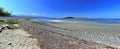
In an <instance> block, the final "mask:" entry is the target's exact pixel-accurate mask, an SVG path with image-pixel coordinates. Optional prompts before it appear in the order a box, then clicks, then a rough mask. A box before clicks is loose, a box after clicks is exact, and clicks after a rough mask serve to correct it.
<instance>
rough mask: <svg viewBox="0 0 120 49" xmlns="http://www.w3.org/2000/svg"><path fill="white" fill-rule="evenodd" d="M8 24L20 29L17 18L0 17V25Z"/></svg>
mask: <svg viewBox="0 0 120 49" xmlns="http://www.w3.org/2000/svg"><path fill="white" fill-rule="evenodd" d="M4 25H8V26H10V27H11V28H13V29H20V27H19V26H18V19H7V18H6V19H0V27H2V26H4Z"/></svg>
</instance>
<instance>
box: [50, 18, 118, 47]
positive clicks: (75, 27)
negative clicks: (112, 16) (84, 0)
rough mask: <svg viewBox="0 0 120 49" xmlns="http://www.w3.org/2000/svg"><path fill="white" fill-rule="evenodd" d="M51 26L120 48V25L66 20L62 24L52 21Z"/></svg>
mask: <svg viewBox="0 0 120 49" xmlns="http://www.w3.org/2000/svg"><path fill="white" fill-rule="evenodd" d="M51 25H54V26H57V27H60V28H63V29H65V30H69V31H72V32H74V33H76V34H79V35H78V36H80V35H81V36H84V37H86V38H87V39H91V40H94V41H96V42H98V43H103V44H106V45H111V46H114V47H120V45H119V44H120V38H119V37H120V24H102V23H94V22H85V21H70V20H69V21H68V20H66V21H61V22H54V21H52V22H51ZM74 33H73V34H74ZM82 34H83V35H82ZM73 36H77V35H73Z"/></svg>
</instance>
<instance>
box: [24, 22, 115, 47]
mask: <svg viewBox="0 0 120 49" xmlns="http://www.w3.org/2000/svg"><path fill="white" fill-rule="evenodd" d="M24 22H25V21H24ZM26 23H27V22H26ZM28 24H31V25H27V24H24V25H25V26H28V28H29V27H31V28H34V27H35V26H39V25H40V24H39V25H38V24H36V23H33V22H30V23H28ZM36 28H39V29H43V30H44V29H45V30H46V29H47V28H48V30H49V28H51V27H48V26H43V25H42V26H41V27H36ZM36 28H34V30H37V29H36ZM50 30H51V29H50ZM55 30H56V28H54V29H53V31H55ZM51 31H52V30H51ZM34 32H35V33H31V34H33V35H34V34H35V35H36V34H38V35H39V34H40V32H39V31H37V32H39V33H37V32H36V31H34ZM55 32H56V31H55ZM56 33H58V34H63V35H70V36H71V35H72V34H71V33H68V34H67V33H66V34H65V33H60V32H56ZM43 34H45V33H43ZM73 35H74V34H73ZM73 35H72V36H73ZM81 38H82V37H81ZM38 39H39V38H38ZM43 39H44V38H43ZM93 42H94V41H93ZM103 45H104V44H103ZM105 45H106V44H105ZM108 46H110V45H108ZM113 47H114V46H113Z"/></svg>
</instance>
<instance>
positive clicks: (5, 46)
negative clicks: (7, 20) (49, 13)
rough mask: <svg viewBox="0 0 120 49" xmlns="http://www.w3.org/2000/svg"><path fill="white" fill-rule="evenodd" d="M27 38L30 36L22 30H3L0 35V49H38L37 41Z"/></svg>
mask: <svg viewBox="0 0 120 49" xmlns="http://www.w3.org/2000/svg"><path fill="white" fill-rule="evenodd" d="M28 36H31V35H30V34H28V33H27V32H25V31H24V30H23V29H18V30H4V31H3V32H1V33H0V49H40V48H39V47H38V46H36V44H37V39H33V38H29V37H28Z"/></svg>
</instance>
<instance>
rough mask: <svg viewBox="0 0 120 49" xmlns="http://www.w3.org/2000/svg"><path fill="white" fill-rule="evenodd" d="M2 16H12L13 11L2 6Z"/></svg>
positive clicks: (0, 12)
mask: <svg viewBox="0 0 120 49" xmlns="http://www.w3.org/2000/svg"><path fill="white" fill-rule="evenodd" d="M0 16H3V17H6V16H11V12H10V11H5V10H4V8H2V7H0Z"/></svg>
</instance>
